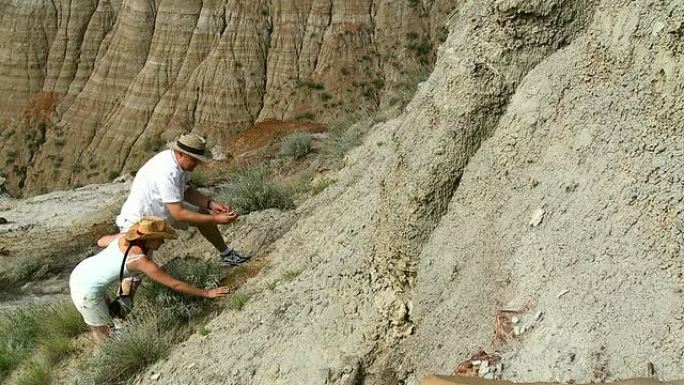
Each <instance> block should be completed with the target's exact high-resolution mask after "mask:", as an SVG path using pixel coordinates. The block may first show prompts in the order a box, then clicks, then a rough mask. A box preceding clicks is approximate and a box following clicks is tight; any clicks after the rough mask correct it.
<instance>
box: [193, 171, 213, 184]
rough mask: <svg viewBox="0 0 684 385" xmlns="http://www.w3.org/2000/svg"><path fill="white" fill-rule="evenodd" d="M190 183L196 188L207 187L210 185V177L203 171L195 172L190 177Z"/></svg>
mask: <svg viewBox="0 0 684 385" xmlns="http://www.w3.org/2000/svg"><path fill="white" fill-rule="evenodd" d="M190 183H191V184H192V185H193V186H196V187H205V186H207V185H208V184H209V175H207V173H206V172H204V171H203V170H197V169H196V170H195V171H193V172H192V174H191V175H190Z"/></svg>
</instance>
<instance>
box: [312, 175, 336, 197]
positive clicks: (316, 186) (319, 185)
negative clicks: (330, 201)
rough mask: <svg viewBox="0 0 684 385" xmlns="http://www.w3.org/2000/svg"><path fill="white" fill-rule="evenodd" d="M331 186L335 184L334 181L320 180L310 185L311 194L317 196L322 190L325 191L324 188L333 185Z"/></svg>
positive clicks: (328, 179)
mask: <svg viewBox="0 0 684 385" xmlns="http://www.w3.org/2000/svg"><path fill="white" fill-rule="evenodd" d="M333 184H335V180H334V179H330V178H321V179H319V180H317V181H316V182H314V183H313V184H312V185H311V194H313V195H318V194H320V193H321V192H322V191H323V190H325V189H326V188H328V187H329V186H330V185H333Z"/></svg>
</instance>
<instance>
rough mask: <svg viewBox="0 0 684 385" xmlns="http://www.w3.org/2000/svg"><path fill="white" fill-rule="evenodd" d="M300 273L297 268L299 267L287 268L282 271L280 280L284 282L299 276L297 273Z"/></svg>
mask: <svg viewBox="0 0 684 385" xmlns="http://www.w3.org/2000/svg"><path fill="white" fill-rule="evenodd" d="M301 273H302V271H301V270H299V269H290V270H287V271H286V272H284V273H283V277H282V280H283V281H285V282H289V281H292V280H294V279H295V278H297V277H298V276H299V274H301Z"/></svg>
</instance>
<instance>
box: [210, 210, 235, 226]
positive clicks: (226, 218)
mask: <svg viewBox="0 0 684 385" xmlns="http://www.w3.org/2000/svg"><path fill="white" fill-rule="evenodd" d="M212 217H213V219H214V223H216V224H218V225H225V224H227V223H230V222H232V221H234V220H235V218H237V217H238V215H237V213H235V212H233V211H231V212H229V213H220V214H214V215H212Z"/></svg>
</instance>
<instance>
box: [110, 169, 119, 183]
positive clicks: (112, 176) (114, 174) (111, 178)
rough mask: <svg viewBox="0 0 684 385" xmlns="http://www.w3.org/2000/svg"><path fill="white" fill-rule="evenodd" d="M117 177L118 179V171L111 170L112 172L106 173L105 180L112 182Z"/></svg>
mask: <svg viewBox="0 0 684 385" xmlns="http://www.w3.org/2000/svg"><path fill="white" fill-rule="evenodd" d="M118 177H119V172H118V171H114V170H112V171H110V172H109V173H107V179H108V180H110V181H112V180H114V179H116V178H118Z"/></svg>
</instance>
